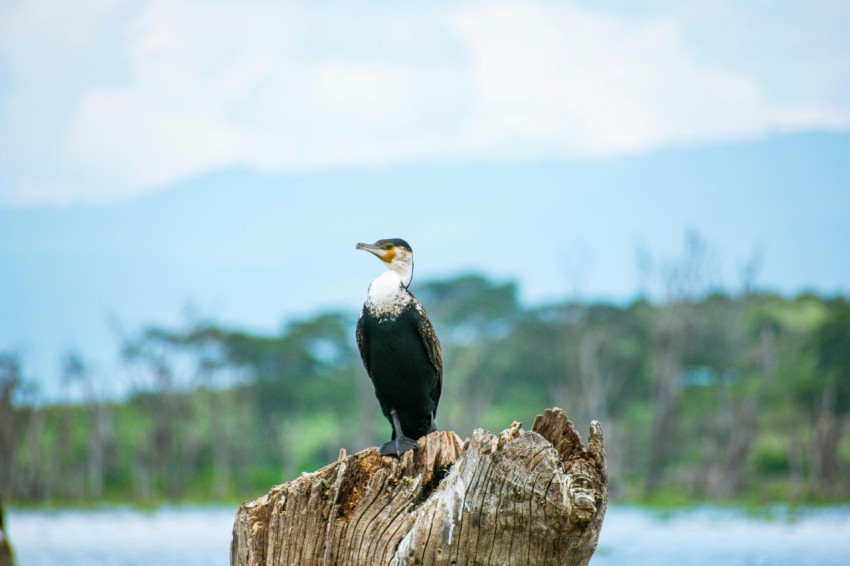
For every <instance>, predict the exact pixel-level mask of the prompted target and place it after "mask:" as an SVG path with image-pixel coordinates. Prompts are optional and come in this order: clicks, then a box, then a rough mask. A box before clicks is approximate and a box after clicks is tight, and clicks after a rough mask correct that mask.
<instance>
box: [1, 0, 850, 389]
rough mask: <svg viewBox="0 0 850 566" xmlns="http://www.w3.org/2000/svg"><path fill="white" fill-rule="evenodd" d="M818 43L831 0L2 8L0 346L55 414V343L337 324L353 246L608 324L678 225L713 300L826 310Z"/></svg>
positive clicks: (676, 244) (847, 238)
mask: <svg viewBox="0 0 850 566" xmlns="http://www.w3.org/2000/svg"><path fill="white" fill-rule="evenodd" d="M847 29H850V4H847V3H846V2H806V3H800V2H782V1H776V2H770V1H736V2H733V1H729V2H725V1H700V2H675V3H674V2H660V1H659V2H641V3H635V2H607V3H604V5H601V4H600V3H596V2H448V1H437V2H420V3H398V2H365V3H363V2H361V3H356V4H353V3H342V2H335V1H329V2H322V3H316V2H312V3H307V2H303V3H299V2H230V1H225V0H221V1H213V2H210V1H187V0H170V1H132V2H130V1H121V0H87V1H85V2H74V1H69V2H62V3H59V4H57V5H52V6H48V5H46V4H44V3H42V2H36V1H33V0H26V1H15V0H7V1H5V2H3V3H2V4H0V349H7V350H9V349H11V350H14V351H17V352H19V353H20V354H21V356H22V358H23V359H24V362H25V366H26V367H27V368H29V370H28V372H29V373H30V374H31V375H32V376H33V378H34V379H35V380H37V381H40V382H41V383H43V384H46V385H45V387H46V389H48V390H50V389H51V387H52V388H53V389H54V390H55V383H56V380H57V378H56V373H57V369H56V368H57V366H58V362H57V360H58V358H59V355H60V354H61V353H62V352H63V351H67V350H68V349H69V348H74V349H78V350H80V351H81V353H82V354H83V355H84V356H86V357H88V358H89V359H90V360H91V362H92V364H93V365H94V366H95V367H97V368H99V371H100V372H101V373H103V374H105V375H106V374H111V373H112V372H114V371H115V370H114V368H115V363H116V362H115V360H114V357H115V356H114V353H115V350H116V347H115V339H114V330H113V329H112V328H113V327H114V324H115V321H120V323H121V324H122V325H123V326H125V327H126V328H127V329H129V330H130V331H132V330H135V329H138V328H140V327H141V326H143V325H145V324H152V323H160V324H178V323H179V322H180V321H181V320H184V319H185V312H186V310H187V309H189V307H187V305H194V306H193V307H191V308H196V309H199V310H200V311H202V312H203V313H205V314H207V315H209V316H212V317H214V318H218V319H221V320H223V321H225V322H227V323H228V324H231V325H234V326H242V327H246V328H254V329H262V330H263V331H274V330H276V329H278V328H280V326H281V324H283V323H284V322H285V321H286V320H291V319H292V318H294V317H299V316H308V315H309V314H310V313H312V312H315V311H317V310H320V309H324V308H339V309H343V310H351V309H353V310H355V311H356V309H358V308H359V303H360V302H362V295H363V294H364V293H365V287H366V286H367V285H368V281H369V280H370V279H371V278H372V277H374V276H376V275H377V274H378V273H379V272H380V265H377V264H375V263H374V262H373V261H370V259H369V258H368V257H360V255H358V254H356V253H354V244H355V243H356V242H358V241H373V240H376V239H378V238H383V237H404V238H406V239H407V240H409V241H410V242H411V244H412V245H413V247H414V250H415V251H416V258H417V271H416V273H417V279H419V280H423V279H427V278H429V277H430V278H433V277H445V276H451V275H453V274H457V273H461V272H469V271H480V272H483V273H486V274H488V275H490V276H492V277H494V278H497V279H500V280H514V281H517V282H518V283H519V284H520V288H521V293H522V298H523V300H524V301H525V302H527V303H529V304H535V303H540V302H545V301H548V300H557V299H560V298H563V297H565V296H568V295H570V294H572V295H573V296H582V297H587V298H594V299H605V300H617V301H623V300H628V299H629V298H630V297H633V296H634V295H635V294H636V293H637V292H639V290H640V288H641V286H642V285H646V284H647V282H646V281H644V280H642V279H641V274H640V273H639V270H638V269H637V266H636V259H635V258H636V255H638V254H637V251H636V250H644V251H647V252H649V253H650V255H652V256H653V257H654V258H656V260H657V263H656V266H658V265H661V264H663V262H664V261H672V259H671V258H675V257H677V254H680V253H681V249H682V246H683V241H684V239H685V234H686V233H687V232H688V231H696V232H698V233H700V234H702V236H703V237H704V238H705V239H706V241H707V242H708V244H709V245H710V247H711V249H712V254H713V255H712V257H713V261H714V262H715V265H716V267H715V269H714V273H715V274H716V275H715V277H716V278H717V280H718V283H719V284H721V285H723V286H725V287H727V288H734V287H735V285H737V284H739V282H740V281H739V280H740V276H739V274H740V271H741V268H742V265H744V264H746V263H747V262H748V261H753V260H754V259H755V260H757V263H758V264H759V266H760V268H759V282H760V284H761V285H762V286H764V287H765V288H769V289H773V290H777V291H779V292H782V293H786V294H793V293H796V292H800V291H802V290H808V289H813V290H817V291H819V292H823V293H835V292H840V293H845V294H846V293H850V262H847V261H842V258H843V257H845V256H846V253H847V252H846V250H847V249H848V248H850V165H848V163H850V34H848V33H847V32H846V30H847ZM414 286H415V283H414ZM110 321H111V322H110ZM51 384H52V385H51ZM119 389H120V387H119Z"/></svg>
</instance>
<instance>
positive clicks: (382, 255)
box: [354, 242, 395, 263]
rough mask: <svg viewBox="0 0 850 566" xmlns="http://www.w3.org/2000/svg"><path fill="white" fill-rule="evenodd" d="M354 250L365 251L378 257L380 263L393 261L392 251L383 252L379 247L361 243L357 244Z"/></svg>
mask: <svg viewBox="0 0 850 566" xmlns="http://www.w3.org/2000/svg"><path fill="white" fill-rule="evenodd" d="M354 249H357V250H365V251H367V252H369V253H370V254H374V255H376V256H378V258H379V259H380V260H381V261H384V262H386V263H390V262H391V261H392V260H393V256H394V255H395V254H394V253H393V251H392V250H385V249H384V248H382V247H381V246H376V245H374V244H364V243H363V242H360V243H359V244H357V245H356V246H355V248H354Z"/></svg>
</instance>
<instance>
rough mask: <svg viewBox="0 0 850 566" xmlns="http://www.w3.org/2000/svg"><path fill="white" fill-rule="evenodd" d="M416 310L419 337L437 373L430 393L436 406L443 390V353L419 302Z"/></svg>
mask: <svg viewBox="0 0 850 566" xmlns="http://www.w3.org/2000/svg"><path fill="white" fill-rule="evenodd" d="M416 310H417V311H418V312H419V337H420V338H422V343H423V344H424V345H425V351H426V352H428V359H429V360H431V365H432V366H434V370H435V371H436V372H437V387H436V388H435V389H434V391H433V392H432V393H431V398H432V399H433V400H434V404H436V403H438V402H439V400H440V392H441V390H442V388H443V351H442V349H441V348H440V340H439V339H438V338H437V333H436V332H434V327H433V326H432V325H431V321H430V320H428V315H426V314H425V309H424V308H423V307H422V305H421V304H419V301H416Z"/></svg>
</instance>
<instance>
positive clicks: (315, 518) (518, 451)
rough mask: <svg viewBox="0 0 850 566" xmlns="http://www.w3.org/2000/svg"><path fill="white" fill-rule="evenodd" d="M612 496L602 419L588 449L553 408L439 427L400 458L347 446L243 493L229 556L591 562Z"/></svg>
mask: <svg viewBox="0 0 850 566" xmlns="http://www.w3.org/2000/svg"><path fill="white" fill-rule="evenodd" d="M607 500H608V491H607V476H606V471H605V455H604V448H603V442H602V428H601V426H600V425H599V423H596V422H594V423H592V424H591V426H590V435H589V441H588V444H587V447H585V446H584V445H583V444H582V441H581V437H580V436H579V434H578V433H577V432H576V431H575V428H574V427H573V424H572V423H571V422H570V420H569V419H568V418H567V416H566V415H565V414H564V412H563V411H562V410H561V409H547V410H546V411H545V412H544V413H543V415H540V416H538V417H537V419H536V420H535V423H534V426H533V427H532V430H531V431H526V430H523V429H522V428H521V425H520V423H514V424H513V425H511V426H510V427H509V428H507V429H506V430H504V431H503V432H502V433H501V434H499V435H498V436H496V435H493V434H490V433H488V432H485V431H483V430H481V429H478V430H476V431H475V432H474V433H473V434H472V438H471V439H468V440H467V441H466V442H462V441H461V440H460V438H459V437H458V436H457V435H456V434H455V433H453V432H434V433H431V434H429V435H428V436H426V437H424V438H422V439H420V440H419V446H418V449H417V450H415V451H411V452H407V453H406V454H404V456H403V457H402V458H401V459H398V458H395V457H382V456H379V455H378V452H377V450H376V449H375V448H369V449H367V450H364V451H362V452H359V453H357V454H354V455H351V456H347V457H345V456H344V454H341V457H340V459H339V460H338V461H337V462H334V463H333V464H330V465H329V466H326V467H324V468H322V469H321V470H318V471H317V472H314V473H312V474H304V475H302V476H301V477H299V478H297V479H295V480H293V481H291V482H288V483H286V484H283V485H279V486H276V487H274V488H272V490H271V491H270V492H269V493H268V494H267V495H264V496H263V497H261V498H259V499H257V500H255V501H252V502H248V503H244V504H243V505H242V506H241V507H240V508H239V510H238V512H237V515H236V521H235V523H234V526H233V540H232V543H231V564H232V565H246V566H247V565H284V564H285V565H305V566H306V565H319V564H322V565H331V564H355V565H356V564H363V565H374V564H392V565H407V564H499V565H502V564H517V565H520V564H521V565H534V564H547V565H549V564H570V565H582V564H587V563H588V561H589V560H590V557H591V556H592V554H593V551H594V550H595V548H596V543H597V540H598V538H599V530H600V528H601V526H602V520H603V518H604V515H605V509H606V506H607Z"/></svg>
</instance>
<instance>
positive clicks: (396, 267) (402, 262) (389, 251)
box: [356, 238, 413, 287]
mask: <svg viewBox="0 0 850 566" xmlns="http://www.w3.org/2000/svg"><path fill="white" fill-rule="evenodd" d="M356 249H358V250H366V251H367V252H369V253H370V254H374V255H375V256H377V257H378V259H380V260H381V261H382V262H384V265H386V266H387V267H388V268H389V269H392V270H393V271H395V272H396V273H398V275H399V277H400V278H401V282H402V284H403V285H404V286H405V287H407V286H408V285H410V281H411V280H412V279H413V250H412V249H410V244H408V243H407V242H405V241H404V240H402V239H400V238H390V239H388V240H378V241H377V242H375V243H374V244H364V243H362V242H361V243H359V244H357V247H356Z"/></svg>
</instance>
